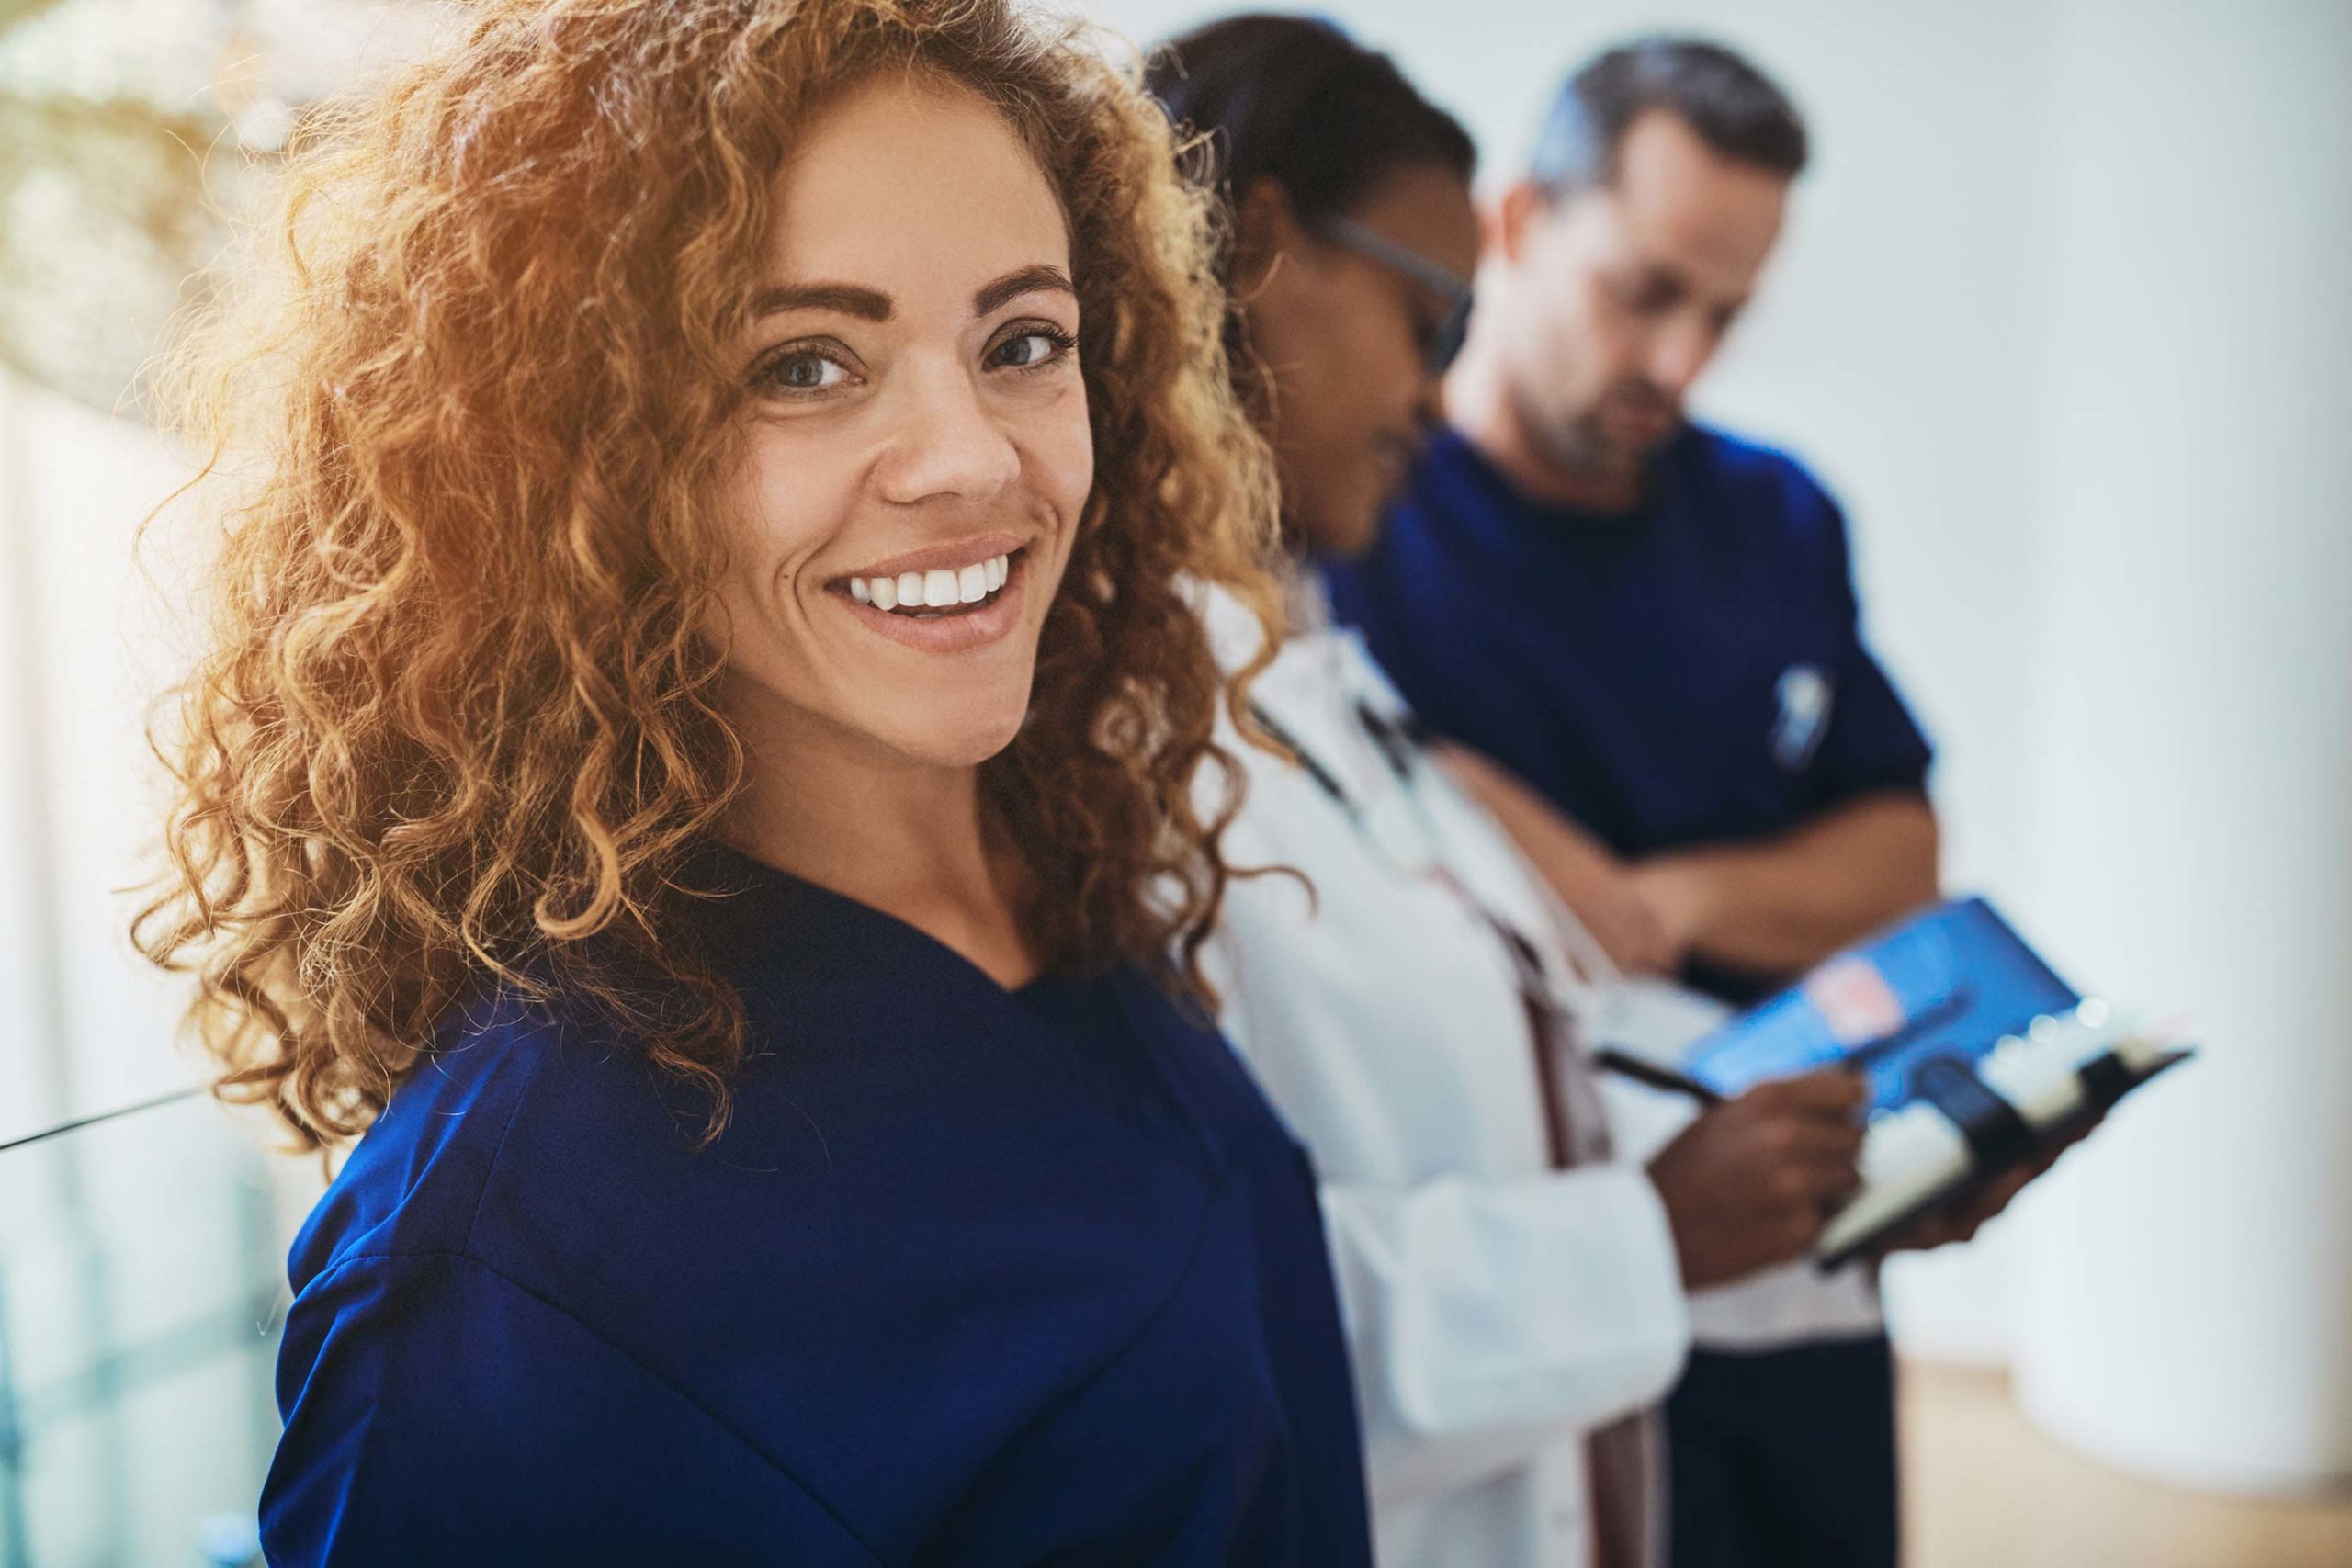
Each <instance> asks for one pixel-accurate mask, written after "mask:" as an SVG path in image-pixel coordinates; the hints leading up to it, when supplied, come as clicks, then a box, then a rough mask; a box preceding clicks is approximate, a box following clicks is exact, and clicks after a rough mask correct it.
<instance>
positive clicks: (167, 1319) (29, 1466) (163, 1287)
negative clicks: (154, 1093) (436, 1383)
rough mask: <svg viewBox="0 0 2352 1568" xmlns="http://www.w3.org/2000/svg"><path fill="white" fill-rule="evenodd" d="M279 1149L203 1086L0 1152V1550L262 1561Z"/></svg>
mask: <svg viewBox="0 0 2352 1568" xmlns="http://www.w3.org/2000/svg"><path fill="white" fill-rule="evenodd" d="M280 1164H281V1162H276V1161H272V1160H271V1159H269V1158H268V1157H267V1156H265V1155H264V1154H263V1152H262V1151H261V1148H260V1145H259V1144H258V1143H257V1141H256V1139H255V1138H254V1136H253V1135H252V1134H250V1133H249V1132H248V1131H247V1130H246V1129H245V1128H244V1127H243V1126H241V1125H240V1124H239V1123H237V1122H232V1120H231V1119H230V1117H229V1116H228V1115H227V1114H226V1113H225V1112H223V1111H221V1110H220V1108H219V1107H218V1106H216V1105H215V1104H213V1103H212V1102H211V1101H209V1100H203V1099H194V1100H180V1101H177V1102H175V1103H172V1104H168V1105H164V1106H160V1107H156V1108H153V1109H148V1110H143V1111H134V1112H131V1113H130V1114H127V1115H123V1116H120V1117H118V1118H116V1119H114V1120H110V1121H107V1122H100V1123H97V1124H95V1125H92V1126H87V1127H83V1128H79V1129H76V1130H74V1131H73V1132H69V1133H64V1134H60V1135H58V1136H55V1137H51V1138H47V1139H44V1140H42V1141H40V1142H37V1143H31V1144H27V1145H20V1146H17V1147H15V1148H10V1149H6V1150H0V1564H6V1568H33V1565H34V1564H39V1565H40V1568H82V1565H85V1564H86V1565H89V1568H99V1565H103V1564H117V1563H131V1562H136V1563H157V1564H175V1563H187V1564H204V1563H244V1562H255V1561H258V1558H257V1556H256V1551H257V1546H256V1540H255V1535H254V1499H255V1498H256V1497H257V1496H258V1495H259V1493H260V1489H261V1482H262V1477H263V1475H264V1473H265V1472H266V1470H267V1469H268V1465H269V1457H270V1452H271V1450H272V1449H273V1448H274V1447H275V1445H276V1443H277V1409H276V1404H275V1402H274V1399H273V1396H272V1391H271V1373H272V1370H273V1367H274V1365H275V1362H276V1359H277V1338H278V1330H279V1325H280V1324H281V1322H282V1320H283V1317H284V1313H285V1306H286V1302H287V1292H286V1285H285V1268H284V1263H283V1258H284V1240H283V1238H284V1235H285V1232H286V1224H285V1219H284V1215H285V1213H286V1210H285V1207H284V1206H283V1203H284V1202H285V1201H289V1200H294V1195H293V1194H291V1193H283V1194H282V1193H281V1189H283V1188H284V1187H285V1186H286V1185H287V1183H286V1180H285V1175H286V1173H285V1172H284V1171H283V1170H282V1169H280V1168H278V1167H279V1166H280Z"/></svg>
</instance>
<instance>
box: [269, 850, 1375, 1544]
mask: <svg viewBox="0 0 2352 1568" xmlns="http://www.w3.org/2000/svg"><path fill="white" fill-rule="evenodd" d="M715 858H716V859H717V860H718V863H721V864H722V865H723V866H725V867H726V868H727V874H728V877H729V880H730V882H731V883H732V884H733V886H735V887H736V888H737V889H738V891H737V892H736V893H735V894H734V896H733V897H729V898H727V899H725V900H724V901H722V902H719V903H718V904H716V905H715V906H713V907H712V908H711V909H710V911H709V912H708V913H707V915H698V916H697V917H696V918H695V926H696V927H697V929H698V930H699V929H700V928H702V927H704V926H706V925H707V928H708V930H707V932H705V933H704V934H705V935H706V936H707V942H706V944H705V946H704V949H703V951H705V952H706V953H708V954H710V955H711V956H713V958H714V959H715V961H716V962H718V965H719V967H720V968H721V970H722V971H723V972H724V973H726V974H727V975H728V976H729V977H730V978H731V979H732V980H733V981H734V982H735V983H736V984H737V985H738V986H739V987H741V992H742V996H743V1000H744V1004H745V1007H746V1010H747V1012H748V1015H749V1019H750V1025H751V1028H750V1041H751V1044H752V1050H753V1051H754V1052H755V1053H757V1055H755V1057H754V1058H753V1059H752V1061H751V1062H749V1063H747V1064H746V1066H744V1068H743V1069H742V1071H741V1075H740V1077H738V1079H737V1080H736V1085H735V1089H734V1114H733V1119H732V1121H731V1122H730V1123H729V1127H728V1129H727V1131H726V1133H725V1134H724V1135H723V1136H722V1137H721V1138H720V1139H719V1140H718V1142H717V1143H716V1144H714V1145H711V1146H710V1147H708V1148H707V1149H705V1150H702V1151H700V1152H697V1151H696V1150H695V1148H694V1146H693V1145H694V1142H695V1136H696V1134H698V1133H699V1131H700V1129H701V1125H702V1120H701V1112H700V1110H699V1108H698V1107H696V1106H695V1104H694V1103H693V1102H692V1101H691V1100H687V1099H686V1098H684V1096H682V1095H681V1094H680V1093H679V1092H678V1091H677V1090H675V1089H672V1088H664V1087H663V1086H662V1083H661V1082H659V1081H658V1080H657V1079H656V1078H655V1077H654V1076H653V1075H652V1073H651V1072H650V1069H649V1068H648V1067H647V1066H644V1065H643V1064H642V1062H641V1059H640V1057H639V1054H638V1053H637V1052H636V1051H634V1050H632V1049H631V1048H630V1047H629V1046H628V1044H627V1043H624V1042H619V1041H616V1040H615V1039H613V1038H612V1037H611V1036H610V1035H609V1034H605V1033H602V1032H599V1031H598V1030H597V1029H595V1028H594V1027H593V1026H590V1025H587V1024H583V1023H582V1022H579V1021H568V1020H567V1018H566V1016H565V1010H564V1009H563V1007H562V1006H561V1004H560V998H559V1001H558V1002H557V1003H556V1004H555V1005H553V1006H549V1007H539V1008H533V1007H528V1006H526V1005H523V1004H520V1003H517V1002H515V1001H513V1000H510V999H493V1000H489V1001H485V1002H484V1003H483V1004H482V1005H481V1007H479V1008H477V1009H475V1010H472V1012H471V1015H470V1016H468V1017H465V1018H463V1019H461V1020H459V1021H458V1022H457V1023H456V1025H455V1027H453V1028H452V1029H451V1030H450V1031H449V1032H447V1035H446V1036H445V1038H444V1040H443V1041H442V1043H441V1047H440V1049H438V1050H437V1051H436V1052H435V1054H434V1055H432V1056H430V1057H429V1058H428V1059H427V1060H426V1061H425V1062H424V1064H423V1065H422V1066H420V1067H419V1068H418V1070H417V1071H416V1072H415V1074H414V1075H413V1077H410V1078H409V1079H408V1080H407V1081H406V1082H405V1083H404V1084H403V1085H401V1088H400V1089H399V1090H398V1091H397V1092H396V1093H395V1094H394V1096H393V1098H392V1100H391V1103H390V1105H389V1106H388V1107H387V1108H386V1110H385V1111H384V1113H383V1115H382V1117H381V1118H380V1119H379V1121H378V1122H377V1123H376V1124H375V1126H374V1127H373V1128H372V1129H371V1130H370V1131H369V1132H368V1134H367V1136H366V1137H365V1138H364V1139H363V1140H362V1141H361V1142H360V1144H359V1145H358V1146H357V1147H356V1149H355V1150H354V1151H353V1153H352V1155H351V1156H350V1159H349V1160H348V1162H347V1163H346V1165H345V1168H344V1170H343V1171H342V1172H341V1174H340V1175H339V1176H338V1178H337V1179H336V1180H335V1182H334V1185H333V1187H332V1188H331V1189H330V1190H328V1192H327V1194H326V1196H325V1197H324V1198H323V1199H322V1201H320V1204H319V1206H318V1208H317V1210H316V1211H315V1212H314V1213H312V1214H311V1218H310V1221H309V1223H308V1224H306V1225H305V1226H304V1228H303V1231H302V1233H301V1235H300V1238H299V1239H298V1240H297V1242H296V1243H295V1247H294V1251H293V1255H292V1258H291V1264H290V1269H291V1275H292V1282H293V1285H294V1289H295V1298H294V1304H293V1306H292V1309H291V1311H290V1313H289V1314H288V1321H287V1330H286V1342H285V1348H284V1350H283V1352H282V1354H281V1357H280V1360H279V1366H278V1403H279V1406H280V1409H281V1411H282V1412H283V1414H284V1416H285V1418H286V1430H285V1435H284V1437H283V1438H282V1439H281V1441H280V1443H279V1446H278V1450H277V1461H276V1463H275V1464H274V1465H273V1467H272V1469H271V1471H270V1475H269V1479H268V1483H267V1484H266V1490H265V1491H264V1494H263V1497H262V1525H263V1540H264V1541H265V1543H266V1546H267V1549H268V1554H269V1558H270V1561H272V1562H279V1563H398V1564H403V1565H412V1564H414V1565H421V1564H427V1563H431V1564H458V1563H476V1562H565V1563H582V1562H628V1563H651V1562H660V1563H673V1562H674V1563H689V1562H691V1563H722V1562H725V1563H733V1562H759V1563H768V1564H793V1565H796V1568H820V1565H824V1564H833V1563H844V1564H846V1563H856V1564H872V1563H880V1562H888V1563H899V1562H938V1563H954V1564H974V1565H978V1564H989V1563H1014V1562H1021V1563H1027V1562H1046V1561H1052V1562H1085V1563H1220V1564H1222V1563H1283V1564H1294V1563H1295V1564H1302V1565H1313V1568H1324V1565H1327V1564H1328V1565H1348V1564H1362V1563H1365V1562H1369V1559H1370V1551H1369V1547H1368V1545H1367V1540H1366V1523H1365V1504H1364V1495H1363V1472H1362V1456H1361V1446H1360V1441H1359V1438H1358V1433H1357V1427H1356V1416H1355V1408H1354V1404H1353V1400H1352V1396H1351V1393H1350V1390H1349V1386H1348V1382H1347V1378H1348V1371H1347V1362H1346V1358H1345V1353H1344V1350H1343V1348H1342V1342H1341V1338H1340V1324H1339V1317H1338V1309H1337V1305H1336V1302H1335V1299H1334V1295H1333V1287H1332V1281H1331V1275H1330V1269H1329V1260H1328V1256H1327V1253H1326V1251H1325V1243H1324V1235H1323V1231H1322V1224H1321V1220H1320V1217H1319V1214H1318V1212H1317V1206H1316V1201H1315V1189H1314V1184H1313V1179H1312V1175H1311V1173H1310V1171H1309V1169H1308V1167H1307V1164H1306V1156H1305V1155H1304V1154H1303V1152H1302V1151H1301V1150H1300V1148H1299V1147H1298V1145H1296V1144H1295V1143H1294V1142H1293V1141H1292V1140H1291V1138H1290V1137H1289V1136H1288V1134H1286V1133H1285V1132H1284V1131H1283V1128H1282V1126H1281V1125H1280V1124H1279V1123H1278V1122H1276V1120H1275V1119H1274V1116H1273V1114H1272V1111H1270V1110H1269V1109H1268V1108H1267V1106H1266V1103H1265V1101H1264V1100H1262V1099H1261V1097H1260V1095H1259V1093H1258V1091H1257V1089H1256V1088H1255V1086H1254V1085H1253V1084H1252V1083H1251V1082H1250V1078H1249V1077H1248V1076H1247V1075H1246V1073H1245V1072H1244V1071H1243V1069H1242V1068H1241V1066H1239V1064H1238V1062H1237V1060H1236V1059H1235V1057H1234V1056H1233V1055H1232V1053H1231V1052H1230V1051H1229V1050H1228V1049H1227V1046H1226V1044H1225V1043H1224V1042H1223V1041H1222V1040H1221V1039H1220V1038H1219V1037H1218V1036H1217V1035H1216V1034H1215V1033H1214V1032H1209V1031H1208V1030H1206V1029H1204V1028H1203V1027H1200V1026H1198V1025H1196V1024H1194V1023H1193V1022H1192V1021H1189V1020H1188V1019H1187V1018H1186V1017H1185V1016H1184V1015H1183V1013H1182V1012H1181V1011H1180V1010H1178V1009H1177V1008H1176V1007H1175V1006H1173V1005H1172V1004H1171V1003H1170V1001H1169V1000H1167V999H1166V998H1164V997H1163V996H1162V995H1161V994H1160V993H1159V991H1158V990H1157V989H1155V988H1154V987H1152V986H1151V984H1150V983H1149V982H1148V980H1147V979H1146V978H1145V977H1144V976H1140V975H1138V974H1135V973H1131V972H1117V973H1114V974H1112V975H1110V976H1106V977H1103V978H1100V979H1092V980H1080V979H1072V978H1066V977H1054V976H1049V977H1047V978H1045V979H1042V980H1040V981H1038V982H1036V983H1035V984H1034V985H1031V986H1029V987H1024V988H1023V989H1021V990H1019V991H1015V992H1012V993H1007V992H1005V991H1004V990H1002V989H1001V988H1000V987H998V986H997V985H996V984H995V983H994V982H992V981H991V980H989V978H988V977H987V976H985V975H983V974H982V973H981V972H980V971H979V970H978V969H976V968H974V967H973V966H972V965H971V964H967V962H965V961H964V960H963V959H962V958H961V957H959V956H957V955H956V954H955V953H952V952H950V951H949V950H948V949H946V948H944V947H943V946H942V945H940V944H939V943H937V942H933V940H932V939H931V938H929V937H927V936H924V935H923V934H922V933H921V932H919V931H915V930H914V929H913V928H912V927H910V926H907V925H905V924H902V923H901V922H899V921H898V920H896V919H892V918H890V917H888V916H887V915H884V914H882V913H880V912H878V911H876V910H874V909H872V908H867V907H865V906H864V905H861V904H858V903H855V902H854V901H852V900H850V899H847V898H844V897H840V896H838V895H835V894H832V893H829V892H826V891H824V890H823V889H820V888H818V887H815V886H811V885H809V884H807V883H804V882H800V881H797V880H796V879H793V878H790V877H787V876H785V875H784V874H781V873H777V872H774V871H771V870H768V869H767V868H765V867H761V866H757V865H754V864H753V863H752V862H750V861H748V860H745V859H743V858H742V857H741V856H737V855H733V854H731V853H727V852H721V853H719V854H718V856H717V857H715Z"/></svg>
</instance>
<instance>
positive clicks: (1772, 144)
mask: <svg viewBox="0 0 2352 1568" xmlns="http://www.w3.org/2000/svg"><path fill="white" fill-rule="evenodd" d="M1652 109H1665V110H1667V111H1668V113H1670V114H1672V115H1674V116H1675V117H1676V118H1679V119H1680V120H1681V121H1682V122H1683V123H1684V124H1685V125H1688V126H1689V127H1690V128H1691V130H1694V131H1696V132H1698V134H1699V139H1700V140H1701V141H1704V142H1705V143H1706V144H1707V145H1708V146H1709V147H1711V148H1713V150H1714V151H1715V152H1717V153H1719V154H1720V155H1722V156H1723V157H1725V158H1730V159H1733V160H1736V162H1739V163H1742V164H1754V165H1756V166H1757V167H1758V168H1761V169H1768V170H1770V171H1771V172H1772V173H1773V174H1776V175H1782V176H1784V177H1786V178H1789V179H1794V178H1795V177H1796V176H1797V175H1800V174H1802V173H1804V165H1805V153H1806V147H1805V130H1804V118H1803V117H1801V116H1800V115H1799V114H1798V113H1797V109H1796V106H1795V105H1794V104H1792V103H1791V102H1790V101H1789V96H1788V95H1787V94H1786V93H1783V92H1782V91H1781V89H1780V86H1779V85H1777V84H1776V83H1774V82H1773V81H1772V79H1771V78H1770V77H1769V76H1767V75H1765V74H1764V73H1762V72H1761V71H1758V69H1757V68H1756V67H1755V66H1754V65H1752V64H1750V63H1748V62H1747V60H1745V59H1743V58H1742V57H1741V56H1739V55H1738V54H1737V53H1736V52H1734V51H1731V50H1729V49H1726V48H1725V47H1724V46H1723V45H1722V44H1719V43H1713V42H1711V41H1709V40H1708V39H1696V38H1675V37H1669V36H1666V35H1663V34H1660V35H1653V36H1651V37H1648V38H1639V39H1633V40H1631V41H1630V42H1627V43H1622V44H1619V45H1618V46H1617V47H1616V48H1614V49H1611V50H1609V51H1606V52H1605V53H1602V54H1600V55H1596V56H1595V57H1594V58H1593V59H1592V60H1591V61H1589V62H1587V63H1586V64H1585V65H1584V67H1583V68H1582V69H1580V70H1578V71H1577V73H1576V74H1575V75H1573V76H1571V77H1569V78H1568V80H1567V82H1566V85H1563V86H1562V87H1561V88H1560V94H1559V96H1558V97H1556V98H1555V99H1553V100H1552V109H1551V112H1550V113H1549V114H1548V115H1546V116H1545V117H1544V134H1543V135H1542V136H1541V137H1540V138H1539V139H1538V140H1537V141H1536V144H1535V155H1534V157H1533V158H1532V159H1531V160H1529V163H1528V170H1527V173H1528V177H1529V178H1530V179H1532V180H1533V181H1534V182H1535V183H1536V184H1537V185H1540V186H1543V187H1544V189H1545V190H1546V191H1548V192H1549V193H1551V194H1552V195H1554V196H1561V195H1565V194H1566V193H1567V192H1569V191H1571V190H1574V189H1577V188H1578V187H1581V186H1595V185H1606V184H1607V183H1608V182H1609V181H1610V180H1611V179H1612V178H1613V177H1615V175H1616V173H1617V152H1618V148H1619V146H1620V144H1621V143H1623V141H1624V138H1625V131H1626V130H1627V128H1628V127H1630V126H1631V125H1632V124H1633V123H1634V120H1636V119H1638V118H1641V117H1642V116H1643V115H1644V114H1645V113H1647V112H1648V111H1650V110H1652Z"/></svg>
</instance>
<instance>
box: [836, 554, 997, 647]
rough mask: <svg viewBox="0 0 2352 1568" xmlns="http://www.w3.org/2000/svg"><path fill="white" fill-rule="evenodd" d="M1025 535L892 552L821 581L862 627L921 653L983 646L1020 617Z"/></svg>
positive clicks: (992, 640) (995, 638)
mask: <svg viewBox="0 0 2352 1568" xmlns="http://www.w3.org/2000/svg"><path fill="white" fill-rule="evenodd" d="M1027 565H1028V550H1027V545H1026V543H1025V541H1023V540H1022V539H1020V538H1019V537H1017V536H1013V535H1010V534H989V535H983V536H980V537H978V538H973V539H965V540H960V541H958V542H956V543H955V544H950V545H935V546H933V547H929V548H927V549H922V550H914V551H910V552H909V553H907V554H905V555H899V556H892V557H890V558H888V559H887V560H878V561H875V562H873V563H872V564H871V565H868V566H865V567H861V568H860V569H858V570H856V571H854V572H852V573H849V574H847V575H845V576H842V577H839V578H836V579H834V580H833V581H832V582H831V583H830V584H828V585H827V587H828V592H831V594H832V596H833V597H834V598H835V599H837V600H838V601H839V602H840V603H841V604H842V608H843V609H845V610H847V611H848V612H849V613H850V614H851V615H854V616H856V617H857V619H858V620H859V621H860V622H862V623H863V624H864V625H865V626H866V627H867V628H868V629H870V630H872V631H875V632H878V633H880V634H881V635H882V636H884V637H888V638H889V639H890V640H891V641H893V642H896V643H899V644H902V645H903V646H905V647H908V648H913V649H922V651H924V652H927V653H962V652H967V651H969V650H970V649H977V648H983V647H986V646H987V645H988V644H989V643H992V642H995V641H997V640H998V639H999V638H1001V637H1004V636H1005V635H1006V634H1007V633H1009V632H1010V631H1012V628H1013V627H1014V626H1017V625H1019V624H1020V619H1021V602H1022V598H1023V589H1024V586H1025V584H1026V581H1027V577H1028V572H1027V570H1026V569H1027Z"/></svg>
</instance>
